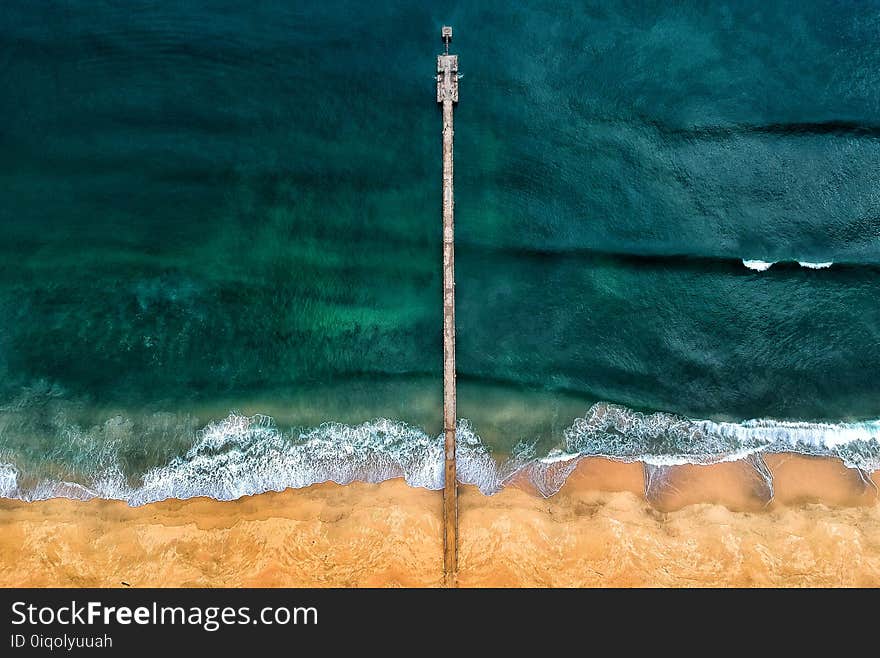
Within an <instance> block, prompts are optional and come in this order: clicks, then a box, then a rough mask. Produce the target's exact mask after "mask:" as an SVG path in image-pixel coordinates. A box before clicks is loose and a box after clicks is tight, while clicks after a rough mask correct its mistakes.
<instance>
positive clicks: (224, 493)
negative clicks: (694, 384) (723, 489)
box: [0, 403, 880, 505]
mask: <svg viewBox="0 0 880 658" xmlns="http://www.w3.org/2000/svg"><path fill="white" fill-rule="evenodd" d="M119 422H120V421H119V420H114V427H115V426H116V425H118V424H119ZM99 431H100V432H101V433H102V437H104V438H106V427H105V426H101V428H99ZM74 436H75V437H76V440H77V441H82V442H84V443H86V442H87V439H86V438H85V437H84V436H83V435H82V434H74ZM457 440H458V476H459V480H460V481H461V482H462V483H466V484H473V485H476V486H477V487H479V489H480V490H481V491H483V492H484V493H486V494H492V493H495V492H497V491H499V490H500V489H501V488H502V487H503V486H504V484H505V483H506V482H507V481H509V480H510V479H511V478H513V477H518V478H525V479H527V480H528V481H530V482H531V483H532V484H533V485H534V486H535V488H536V489H537V490H538V491H539V492H541V493H542V494H544V495H545V496H549V495H552V494H553V493H555V492H556V491H558V490H559V489H560V488H561V487H562V485H563V484H564V483H565V480H566V479H567V478H568V476H569V475H570V474H571V472H572V471H573V470H574V469H575V467H576V466H577V463H578V461H579V460H580V459H582V458H584V457H590V456H602V457H607V458H610V459H616V460H620V461H627V462H633V461H642V462H645V463H646V464H649V465H652V466H669V465H676V464H685V463H701V464H708V463H717V462H723V461H731V460H737V459H743V458H746V457H749V456H750V455H755V454H757V453H761V452H781V451H793V452H800V453H805V454H814V455H828V456H836V457H839V458H840V459H842V460H843V462H844V463H845V464H846V465H847V466H849V467H851V468H858V469H861V470H863V471H873V470H877V469H878V468H880V421H877V420H875V421H866V422H854V423H833V424H832V423H808V422H787V421H774V420H749V421H745V422H742V423H732V422H714V421H709V420H693V419H689V418H685V417H682V416H677V415H674V414H668V413H662V412H657V413H650V414H649V413H642V412H638V411H634V410H632V409H629V408H627V407H623V406H620V405H614V404H608V403H597V404H595V405H593V406H592V407H591V408H590V409H589V411H588V413H587V414H586V415H585V416H584V417H582V418H578V419H576V420H575V421H574V422H573V423H572V425H571V426H570V427H569V428H568V429H567V430H565V432H564V433H563V440H564V445H562V446H560V447H559V448H557V449H554V450H551V451H550V452H549V453H547V454H545V455H536V454H535V450H534V447H533V445H531V444H528V443H524V444H521V445H520V446H518V447H517V448H516V449H514V450H513V451H512V454H511V455H510V456H508V457H506V458H505V459H503V460H501V459H498V458H496V456H495V455H493V454H492V452H491V450H490V449H489V448H488V447H487V446H486V445H485V444H484V443H483V441H482V440H481V439H480V437H479V436H478V435H477V433H476V432H475V431H474V429H473V427H472V426H471V424H470V423H469V422H468V421H467V420H462V421H460V422H459V424H458V428H457ZM102 455H103V458H102V460H101V462H100V463H96V465H95V467H94V471H93V472H92V473H91V474H86V475H84V476H83V475H80V476H79V477H77V478H66V479H65V480H54V481H53V480H48V479H43V480H41V481H38V483H37V484H36V485H32V486H30V487H29V488H27V489H23V488H22V486H21V482H22V476H21V472H20V469H19V468H18V467H17V466H16V465H15V464H14V463H0V497H7V498H21V499H25V500H37V499H45V498H54V497H67V498H77V499H86V498H91V497H100V498H109V499H120V500H125V501H128V502H129V503H130V504H132V505H141V504H145V503H149V502H153V501H158V500H163V499H167V498H181V499H185V498H193V497H197V496H208V497H211V498H216V499H219V500H232V499H235V498H239V497H241V496H247V495H252V494H258V493H262V492H265V491H281V490H284V489H287V488H300V487H307V486H309V485H312V484H315V483H318V482H326V481H332V482H337V483H339V484H347V483H350V482H353V481H355V480H360V481H364V482H381V481H383V480H387V479H390V478H397V477H401V478H404V479H405V480H406V482H408V483H409V484H410V485H412V486H415V487H424V488H427V489H440V488H442V487H443V475H444V471H443V440H442V437H441V436H429V435H428V434H427V433H425V432H424V431H423V430H421V429H419V428H417V427H414V426H412V425H408V424H406V423H404V422H401V421H393V420H387V419H376V420H371V421H369V422H365V423H361V424H357V425H346V424H342V423H326V424H324V425H320V426H318V427H315V428H311V429H308V430H304V431H301V432H295V433H292V434H291V433H287V434H285V433H284V432H282V431H281V430H279V429H278V428H277V427H276V426H275V424H274V422H273V421H272V419H271V418H269V417H266V416H253V417H247V416H241V415H238V414H230V415H229V416H228V417H227V418H225V419H223V420H221V421H219V422H215V423H211V424H209V425H208V426H207V427H205V428H204V429H203V430H201V431H200V432H199V433H198V434H197V435H196V437H195V440H194V441H193V444H192V446H191V447H190V448H189V450H187V451H186V452H185V453H184V454H182V455H181V456H179V457H176V458H174V459H172V460H170V461H169V462H168V463H166V464H164V465H161V466H158V467H155V468H152V469H150V470H148V471H147V472H145V473H143V474H142V475H141V476H140V477H139V478H135V479H134V481H133V480H132V479H131V478H126V477H125V476H124V475H123V472H122V468H121V467H120V463H121V460H119V458H118V457H114V456H112V455H111V454H109V452H108V451H107V450H104V452H103V453H102ZM7 460H8V455H7ZM13 461H14V460H13ZM31 479H34V478H31ZM73 479H76V481H72V480H73Z"/></svg>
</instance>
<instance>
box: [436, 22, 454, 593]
mask: <svg viewBox="0 0 880 658" xmlns="http://www.w3.org/2000/svg"><path fill="white" fill-rule="evenodd" d="M441 37H442V38H443V42H444V44H445V45H446V52H445V54H443V55H438V56H437V102H438V103H441V104H442V105H443V440H444V454H445V460H444V461H445V478H446V479H445V485H444V487H443V573H444V576H445V582H446V586H447V587H455V585H456V575H457V572H458V481H457V479H456V475H455V418H456V416H455V245H454V238H455V214H454V207H455V202H454V197H453V190H452V172H453V168H452V137H453V134H454V131H453V127H452V110H453V106H454V105H455V104H456V103H458V55H450V54H449V42H450V41H452V28H451V27H448V26H444V27H443V29H442V30H441Z"/></svg>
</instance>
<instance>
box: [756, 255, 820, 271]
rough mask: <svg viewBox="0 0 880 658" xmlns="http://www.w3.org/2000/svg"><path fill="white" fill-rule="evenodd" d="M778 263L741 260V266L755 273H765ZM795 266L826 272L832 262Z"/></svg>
mask: <svg viewBox="0 0 880 658" xmlns="http://www.w3.org/2000/svg"><path fill="white" fill-rule="evenodd" d="M777 262H778V261H775V260H774V261H766V260H748V259H745V258H743V261H742V264H743V265H745V266H746V267H748V268H749V269H750V270H755V271H756V272H766V271H767V270H769V269H770V268H771V267H773V266H774V265H776V263H777ZM797 264H798V265H800V266H801V267H805V268H807V269H809V270H826V269H828V268H829V267H831V266H832V265H834V261H827V262H822V263H813V262H810V261H807V260H799V261H797Z"/></svg>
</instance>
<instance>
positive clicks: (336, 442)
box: [0, 0, 880, 504]
mask: <svg viewBox="0 0 880 658" xmlns="http://www.w3.org/2000/svg"><path fill="white" fill-rule="evenodd" d="M444 23H450V24H452V25H453V26H454V28H455V41H454V44H453V45H454V47H453V50H454V51H455V52H457V53H458V54H459V56H460V62H461V70H462V72H463V74H464V77H463V78H462V80H461V83H460V85H461V92H460V95H461V101H460V104H459V106H458V108H457V109H456V115H455V120H456V223H457V226H456V228H457V236H456V237H457V263H456V265H457V272H456V274H457V295H458V317H457V321H458V368H459V370H458V378H459V385H460V386H459V400H458V406H459V415H460V421H459V443H460V447H461V451H460V459H461V464H460V467H459V468H460V473H461V479H462V481H464V482H470V483H474V484H478V485H479V486H480V487H481V488H482V489H483V491H485V492H486V493H492V492H493V491H497V490H498V489H499V488H500V487H502V486H503V485H504V482H505V481H506V480H507V479H508V478H509V477H511V476H512V475H513V474H515V473H518V472H520V471H522V470H524V469H525V470H527V471H528V473H529V476H530V477H531V478H532V479H533V481H535V483H536V485H537V486H538V489H539V490H540V491H542V492H544V493H547V494H550V493H553V492H554V491H555V490H557V489H558V487H559V486H560V485H561V483H562V482H564V478H565V476H566V475H567V473H568V472H570V471H571V469H572V468H573V467H574V464H576V462H577V459H579V458H580V457H582V456H585V455H605V456H609V457H612V458H615V459H621V460H627V461H633V460H644V461H646V462H647V463H650V464H654V465H658V466H663V465H669V464H677V463H685V462H696V463H709V462H713V461H721V460H729V459H737V458H742V457H745V456H748V455H756V454H760V453H761V452H764V451H778V450H795V451H799V452H804V453H807V454H827V455H834V456H839V457H840V458H842V459H843V460H844V462H845V463H846V464H847V465H849V466H851V467H853V468H859V469H863V470H875V469H877V468H878V467H880V422H878V420H877V419H880V398H878V396H877V390H878V387H877V373H878V372H880V296H878V295H877V283H878V275H880V187H878V183H877V181H878V180H880V42H878V40H877V39H876V35H877V33H878V31H880V3H878V2H862V3H850V2H827V3H826V2H810V3H799V2H781V1H776V2H766V1H763V2H757V1H755V2H751V1H747V0H743V1H741V2H736V3H729V4H721V3H717V4H715V5H712V6H706V5H705V3H683V4H679V3H675V5H674V6H671V5H670V3H661V2H610V1H605V2H583V3H576V5H575V6H560V5H559V3H555V2H540V1H536V2H527V3H526V2H523V3H513V2H483V3H466V2H449V3H444V4H443V6H442V7H441V6H431V4H430V3H422V2H382V1H381V0H379V1H377V2H374V3H371V4H370V5H369V8H368V9H365V7H364V5H363V4H362V3H355V2H340V1H338V0H328V1H326V2H322V3H305V2H281V1H280V0H279V1H267V2H263V3H257V4H255V5H253V6H252V5H248V4H242V3H229V2H221V3H217V2H211V3H208V2H201V1H198V0H187V1H185V2H184V1H183V0H181V1H176V2H164V3H154V2H138V1H136V0H126V1H124V2H123V1H121V0H120V1H115V2H102V3H98V4H96V3H94V2H86V1H85V0H68V1H67V2H60V1H49V0H31V1H27V2H25V1H24V0H12V1H11V2H4V3H2V6H0V84H2V87H3V90H4V92H3V94H0V119H2V121H0V146H2V148H0V180H2V184H0V195H2V202H0V495H2V496H12V497H21V498H26V499H35V498H44V497H50V496H72V497H83V498H84V497H90V496H104V497H110V498H123V499H126V500H129V501H130V502H132V503H133V504H139V503H143V502H148V501H150V500H157V499H161V498H166V497H188V496H194V495H209V496H214V497H217V498H223V499H227V498H235V497H238V496H241V495H245V494H250V493H257V492H260V491H265V490H269V489H283V488H286V487H299V486H307V485H308V484H311V483H313V482H319V481H324V480H334V481H337V482H349V481H352V480H355V479H360V480H368V481H378V480H381V479H385V478H389V477H399V476H402V477H406V478H407V480H408V481H409V482H410V483H411V484H412V485H414V486H424V487H429V488H438V487H440V486H442V468H441V459H442V450H441V445H440V429H441V404H442V399H441V397H442V390H441V385H442V384H441V357H442V353H441V352H442V343H441V338H442V336H441V303H440V302H441V299H440V279H441V276H440V256H441V250H440V247H441V245H440V116H439V110H438V108H437V105H436V102H435V91H434V78H433V75H434V65H435V62H434V56H435V55H436V54H437V52H438V51H439V50H440V48H441V43H440V40H439V38H438V35H439V28H440V26H441V25H442V24H444Z"/></svg>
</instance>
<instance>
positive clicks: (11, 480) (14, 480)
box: [0, 463, 18, 498]
mask: <svg viewBox="0 0 880 658" xmlns="http://www.w3.org/2000/svg"><path fill="white" fill-rule="evenodd" d="M17 493H18V469H17V468H15V466H13V465H12V464H3V463H0V498H15V497H16V494H17Z"/></svg>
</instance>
